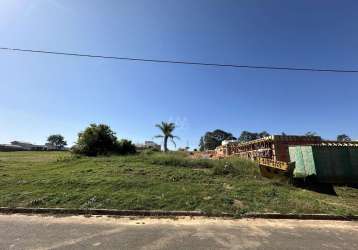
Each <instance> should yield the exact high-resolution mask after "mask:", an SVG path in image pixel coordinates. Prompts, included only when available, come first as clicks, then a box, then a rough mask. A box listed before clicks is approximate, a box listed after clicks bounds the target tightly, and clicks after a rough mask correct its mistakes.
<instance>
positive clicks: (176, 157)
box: [150, 152, 214, 168]
mask: <svg viewBox="0 0 358 250" xmlns="http://www.w3.org/2000/svg"><path fill="white" fill-rule="evenodd" d="M150 162H151V163H152V164H157V165H162V166H173V167H191V168H211V167H213V166H214V162H213V161H212V160H207V159H191V158H189V157H188V156H187V154H186V153H183V152H175V153H174V152H172V153H167V154H160V153H158V154H154V155H153V156H151V157H150Z"/></svg>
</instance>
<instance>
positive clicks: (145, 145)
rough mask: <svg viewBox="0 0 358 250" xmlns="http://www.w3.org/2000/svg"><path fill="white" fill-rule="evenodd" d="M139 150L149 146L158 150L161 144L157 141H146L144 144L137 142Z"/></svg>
mask: <svg viewBox="0 0 358 250" xmlns="http://www.w3.org/2000/svg"><path fill="white" fill-rule="evenodd" d="M135 146H136V148H137V150H143V149H148V148H152V149H156V150H160V149H161V146H160V145H159V144H157V143H155V142H154V141H145V142H144V144H142V143H137V144H136V145H135Z"/></svg>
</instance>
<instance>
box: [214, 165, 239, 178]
mask: <svg viewBox="0 0 358 250" xmlns="http://www.w3.org/2000/svg"><path fill="white" fill-rule="evenodd" d="M213 174H214V175H229V174H230V175H238V174H239V169H238V168H236V167H235V166H234V165H233V164H232V163H230V162H225V164H217V165H216V166H215V167H214V168H213Z"/></svg>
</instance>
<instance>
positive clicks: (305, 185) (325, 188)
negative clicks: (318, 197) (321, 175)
mask: <svg viewBox="0 0 358 250" xmlns="http://www.w3.org/2000/svg"><path fill="white" fill-rule="evenodd" d="M293 185H294V186H295V187H298V188H302V189H306V190H310V191H313V192H317V193H321V194H328V195H333V196H337V193H336V191H335V190H334V187H333V185H332V184H329V183H319V182H318V181H317V180H316V179H314V178H306V179H305V180H302V179H294V180H293Z"/></svg>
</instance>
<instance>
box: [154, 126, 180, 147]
mask: <svg viewBox="0 0 358 250" xmlns="http://www.w3.org/2000/svg"><path fill="white" fill-rule="evenodd" d="M155 126H156V127H157V128H159V129H160V130H161V132H162V133H163V134H162V135H156V136H155V137H156V138H164V151H165V152H167V151H168V139H170V141H171V142H172V143H173V144H174V146H175V147H176V144H175V141H174V139H180V138H179V137H178V136H175V135H173V134H172V133H173V131H174V129H175V124H174V123H172V122H162V123H161V124H156V125H155Z"/></svg>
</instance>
